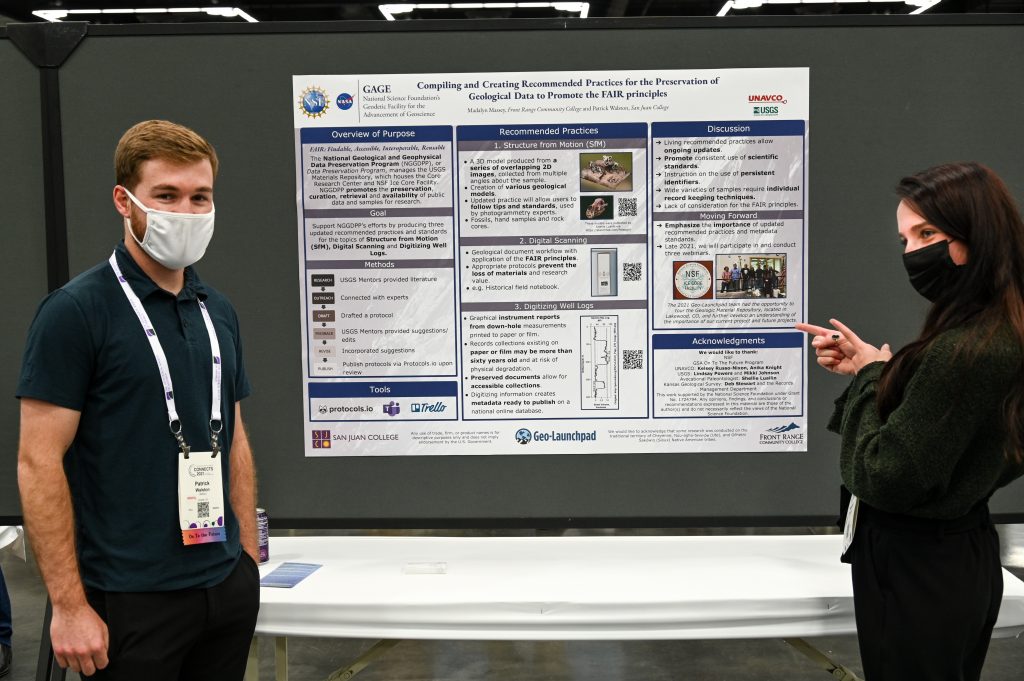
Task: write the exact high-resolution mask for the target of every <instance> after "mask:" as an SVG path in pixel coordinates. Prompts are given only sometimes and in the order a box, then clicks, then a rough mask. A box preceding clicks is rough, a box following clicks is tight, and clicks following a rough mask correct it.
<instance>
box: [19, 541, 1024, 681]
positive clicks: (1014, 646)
mask: <svg viewBox="0 0 1024 681" xmlns="http://www.w3.org/2000/svg"><path fill="white" fill-rule="evenodd" d="M999 530H1000V536H1001V538H1002V547H1003V548H1002V561H1003V564H1004V565H1005V566H1006V567H1007V568H1008V569H1009V570H1010V571H1011V572H1013V573H1014V574H1015V575H1017V576H1018V577H1020V578H1022V579H1024V525H1004V526H1001V527H1000V528H999ZM828 531H829V530H825V529H822V528H786V529H764V528H761V529H736V530H729V531H716V530H697V531H694V530H690V531H673V532H672V533H674V534H725V533H728V534H779V533H795V534H806V533H815V532H828ZM570 533H572V534H598V533H605V534H608V533H611V532H610V531H605V532H601V531H585V532H570ZM660 533H661V532H644V531H630V532H616V534H660ZM418 534H425V533H418ZM438 534H450V533H438ZM464 534H487V535H490V534H514V533H489V532H477V533H464ZM0 565H2V566H3V570H4V576H5V577H6V579H7V585H8V588H9V590H10V593H11V601H12V605H13V609H14V666H13V670H12V672H11V675H10V676H9V677H7V678H6V679H4V681H33V680H34V679H35V669H36V659H37V656H38V646H39V634H40V630H41V626H42V616H43V608H44V605H45V601H46V596H45V591H44V589H43V586H42V582H41V580H40V578H39V573H38V571H37V569H36V566H35V564H34V563H33V561H32V559H31V556H30V557H29V561H28V563H23V562H22V561H21V560H20V559H18V558H16V557H14V556H12V555H10V553H9V552H5V553H3V554H0ZM373 643H374V641H365V640H338V639H314V638H309V639H292V640H291V641H290V650H289V657H290V658H291V665H290V667H289V672H290V676H289V678H290V679H291V680H292V681H307V680H309V681H313V680H317V679H319V680H322V679H326V678H327V677H328V676H329V675H330V674H331V673H332V672H334V671H335V670H336V669H337V668H338V667H342V666H345V665H347V664H348V663H349V662H351V661H352V660H354V659H355V658H356V657H358V656H359V655H360V654H361V653H363V652H364V651H365V650H367V649H368V648H369V647H370V646H371V645H373ZM811 643H812V644H814V645H815V646H817V647H818V648H819V649H820V650H822V651H825V652H827V653H829V654H830V655H832V656H833V657H834V659H836V660H837V661H839V662H841V663H842V664H844V665H846V666H847V667H849V668H850V669H851V670H852V671H853V672H854V673H856V674H858V675H862V670H861V667H860V660H859V659H858V654H857V640H856V638H855V637H853V636H839V637H833V638H819V639H812V640H811ZM273 665H274V658H273V642H272V641H270V640H264V641H263V642H262V645H261V651H260V676H261V678H262V679H272V678H274V677H273V670H274V667H273ZM1022 669H1024V639H997V640H994V641H993V642H992V647H991V649H990V651H989V656H988V660H987V663H986V667H985V674H984V676H983V678H984V679H985V681H1020V680H1021V679H1022V678H1024V673H1022V671H1021V670H1022ZM67 678H68V679H69V680H70V681H78V678H79V677H78V675H77V674H74V673H69V674H68V675H67ZM827 678H830V677H829V676H828V675H827V674H826V673H825V671H824V670H823V669H821V668H819V667H817V666H815V665H814V664H813V663H812V662H811V661H810V660H808V659H807V658H805V657H804V656H803V655H801V654H800V653H799V652H797V651H795V650H793V649H792V648H790V647H789V646H788V645H787V644H786V643H785V642H783V641H779V640H749V641H632V642H615V641H598V642H590V641H569V642H530V641H522V642H493V641H462V642H424V641H404V642H402V643H400V644H399V645H398V646H397V647H396V648H394V649H393V650H391V651H390V652H388V653H387V654H386V655H384V656H383V657H382V658H380V659H379V660H377V661H376V662H374V663H373V664H372V665H371V666H369V667H368V668H367V669H366V670H365V671H363V672H362V673H361V674H359V676H358V679H359V680H360V681H383V680H384V679H388V680H394V681H428V680H429V681H435V680H437V681H440V680H441V679H446V680H452V681H463V680H466V681H468V680H469V679H474V680H486V681H527V680H529V681H535V680H536V679H545V680H550V681H570V680H571V681H577V680H586V681H620V680H625V679H630V681H670V680H671V681H683V680H690V679H692V680H694V681H740V680H741V679H742V680H747V679H759V680H762V681H805V680H806V681H815V680H816V679H817V680H818V681H823V680H824V679H827Z"/></svg>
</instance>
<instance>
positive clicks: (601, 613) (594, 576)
mask: <svg viewBox="0 0 1024 681" xmlns="http://www.w3.org/2000/svg"><path fill="white" fill-rule="evenodd" d="M841 541H842V538H841V537H840V536H838V535H818V536H814V535H808V536H788V535H787V536H742V537H736V536H720V537H693V536H688V537H665V536H660V537H545V538H533V537H503V538H479V537H275V538H272V539H271V543H270V556H271V562H269V563H268V564H266V565H264V566H262V567H261V569H260V572H261V574H264V575H265V574H267V573H268V572H270V570H272V569H273V568H275V567H276V566H277V565H280V564H281V563H282V562H284V561H293V562H308V563H320V564H322V565H323V567H321V568H320V569H319V570H317V571H316V572H314V573H313V574H312V575H311V576H309V577H308V578H306V580H305V581H303V582H302V583H300V584H299V585H298V586H296V587H295V588H292V589H279V588H263V589H261V606H260V615H259V619H258V621H257V623H256V634H257V636H273V637H276V638H277V639H278V641H277V646H278V651H279V653H280V654H279V657H278V678H279V679H285V678H287V662H286V654H287V637H290V636H317V637H339V638H380V639H384V641H383V642H382V644H380V645H379V646H378V647H377V648H375V649H373V650H371V652H370V653H368V656H369V657H371V658H372V657H374V656H376V655H379V654H380V653H381V652H382V651H383V650H384V649H386V648H387V647H390V646H392V645H394V644H395V643H396V642H397V641H398V640H400V639H437V640H442V639H443V640H455V639H462V640H533V641H538V640H594V639H600V640H619V641H621V640H655V639H750V638H782V639H786V640H787V641H790V642H791V643H794V645H796V646H797V647H798V649H800V650H801V652H804V653H805V654H807V655H809V656H811V657H812V658H814V659H815V660H816V661H817V662H819V663H820V664H822V666H823V667H825V668H826V669H827V670H829V671H830V673H832V674H833V677H834V678H837V679H843V678H845V679H855V678H856V677H855V676H853V674H852V673H851V672H849V670H846V669H845V668H843V667H842V666H841V665H838V664H837V663H835V662H833V661H832V660H829V659H828V658H827V657H825V656H824V655H823V654H822V653H820V652H818V651H816V650H814V649H813V648H811V647H810V646H809V645H808V644H806V643H805V642H804V641H803V640H802V639H803V638H804V637H814V636H832V635H841V634H853V633H855V632H856V626H855V624H854V617H853V593H852V589H851V584H850V572H849V566H847V565H844V564H842V563H840V562H839V553H840V548H841ZM1004 578H1005V583H1006V587H1005V593H1004V596H1003V604H1002V610H1001V612H1000V616H999V622H998V623H997V625H996V631H995V634H994V635H995V636H1016V635H1018V634H1020V633H1022V632H1024V583H1022V582H1021V581H1020V580H1018V579H1016V578H1015V577H1013V575H1011V574H1010V573H1008V572H1006V571H1005V570H1004ZM254 652H255V646H254ZM364 657H365V656H364ZM282 658H284V661H283V662H282ZM366 663H368V661H367V660H364V659H362V658H361V660H360V661H357V662H356V663H355V664H354V665H352V666H351V667H349V668H348V669H347V670H344V671H341V670H339V672H337V673H336V674H335V675H332V677H331V678H332V679H344V678H350V677H351V676H353V675H354V674H355V673H358V671H359V670H361V669H362V668H363V667H365V664H366ZM253 666H254V665H250V672H252V671H253V669H252V667H253ZM248 678H256V677H255V675H253V676H250V677H248Z"/></svg>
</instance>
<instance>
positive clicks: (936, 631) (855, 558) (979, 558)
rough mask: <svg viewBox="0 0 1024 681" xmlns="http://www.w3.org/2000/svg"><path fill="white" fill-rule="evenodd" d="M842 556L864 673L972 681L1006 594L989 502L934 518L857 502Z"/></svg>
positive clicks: (892, 678)
mask: <svg viewBox="0 0 1024 681" xmlns="http://www.w3.org/2000/svg"><path fill="white" fill-rule="evenodd" d="M844 560H845V561H847V562H849V563H850V564H851V570H852V574H853V600H854V608H855V610H856V619H857V636H858V642H859V644H860V655H861V662H862V663H863V665H864V676H865V681H906V680H907V679H920V680H921V681H978V679H979V678H980V677H981V668H982V666H983V665H984V663H985V654H986V653H987V652H988V644H989V640H990V639H991V637H992V628H993V627H994V626H995V623H996V617H997V615H998V614H999V605H1000V602H1001V601H1002V596H1003V575H1002V568H1001V566H1000V563H999V537H998V536H997V534H996V531H995V528H994V527H993V526H992V524H991V522H990V521H989V518H988V507H987V506H985V505H982V506H979V507H976V508H975V509H974V510H973V511H972V512H971V513H969V514H967V515H966V516H964V517H963V518H958V519H956V520H952V521H932V520H925V519H919V518H911V517H909V516H900V515H894V514H889V513H885V512H883V511H879V510H877V509H874V508H871V507H870V506H867V505H866V504H863V503H862V504H861V508H860V515H859V518H858V521H857V531H856V536H855V538H854V542H853V544H852V546H851V547H850V550H849V551H848V552H847V554H846V556H845V557H844Z"/></svg>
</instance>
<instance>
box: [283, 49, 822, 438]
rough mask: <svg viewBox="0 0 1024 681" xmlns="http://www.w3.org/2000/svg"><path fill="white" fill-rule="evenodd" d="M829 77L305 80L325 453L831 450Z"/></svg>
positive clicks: (311, 334) (302, 190)
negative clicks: (815, 359)
mask: <svg viewBox="0 0 1024 681" xmlns="http://www.w3.org/2000/svg"><path fill="white" fill-rule="evenodd" d="M808 81H809V73H808V70H807V69H806V68H784V69H723V70H686V71H681V70H666V71H602V72H578V71H573V72H533V73H500V74H499V73H459V74H419V75H415V74H414V75H409V74H402V75H351V76H349V75H302V76H294V77H293V84H292V88H293V92H292V94H293V99H292V106H293V109H294V120H295V165H296V187H297V195H296V196H297V218H298V254H299V275H300V278H301V281H300V286H299V292H300V296H301V310H302V328H301V333H302V347H303V365H302V366H303V396H304V402H305V404H304V406H303V410H304V413H305V452H306V455H307V456H394V455H448V454H451V455H459V454H463V455H464V454H469V455H482V454H570V453H588V454H600V453H643V452H703V451H706V452H740V451H749V452H771V451H803V450H806V448H807V444H806V424H807V418H806V413H807V377H806V373H805V363H806V357H805V352H806V349H805V348H806V346H805V342H804V339H803V337H802V334H800V333H798V332H796V331H794V330H793V324H795V323H796V322H798V321H800V320H802V319H804V318H806V309H807V290H806V289H807V269H806V262H807V229H808V226H807V213H806V205H807V190H808V187H807V157H808V123H809V121H808V111H809V96H810V95H809V85H808Z"/></svg>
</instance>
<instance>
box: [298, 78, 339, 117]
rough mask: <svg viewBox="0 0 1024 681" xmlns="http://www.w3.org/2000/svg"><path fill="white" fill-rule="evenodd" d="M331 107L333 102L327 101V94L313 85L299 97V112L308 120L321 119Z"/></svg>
mask: <svg viewBox="0 0 1024 681" xmlns="http://www.w3.org/2000/svg"><path fill="white" fill-rule="evenodd" d="M330 106H331V100H329V99H327V92H326V91H324V89H323V88H319V87H316V86H315V85H311V86H310V87H308V88H306V89H305V90H303V91H302V94H301V95H300V96H299V111H301V112H302V115H303V116H305V117H306V118H320V117H321V116H323V115H324V114H325V113H327V109H328V108H330Z"/></svg>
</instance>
